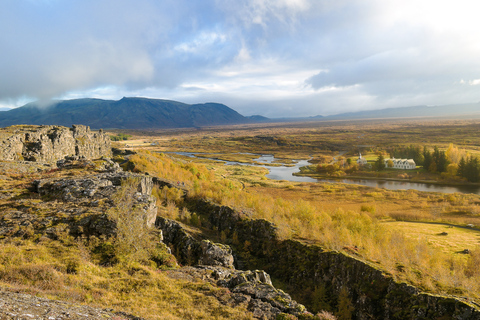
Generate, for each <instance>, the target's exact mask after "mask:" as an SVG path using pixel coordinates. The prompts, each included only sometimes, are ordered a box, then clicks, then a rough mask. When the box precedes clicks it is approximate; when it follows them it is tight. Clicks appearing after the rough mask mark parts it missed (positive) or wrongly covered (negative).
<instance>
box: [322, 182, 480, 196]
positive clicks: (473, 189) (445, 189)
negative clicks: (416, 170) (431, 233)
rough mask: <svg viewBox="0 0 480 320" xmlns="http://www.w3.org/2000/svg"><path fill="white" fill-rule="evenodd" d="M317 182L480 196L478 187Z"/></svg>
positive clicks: (415, 183) (404, 183)
mask: <svg viewBox="0 0 480 320" xmlns="http://www.w3.org/2000/svg"><path fill="white" fill-rule="evenodd" d="M317 182H329V183H338V182H341V183H348V184H358V185H362V186H367V187H373V188H384V189H388V190H408V189H413V190H418V191H426V192H442V193H474V194H480V187H478V186H446V185H438V184H431V183H421V182H407V181H390V180H364V179H318V180H317Z"/></svg>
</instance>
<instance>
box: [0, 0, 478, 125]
mask: <svg viewBox="0 0 480 320" xmlns="http://www.w3.org/2000/svg"><path fill="white" fill-rule="evenodd" d="M478 9H480V4H477V1H473V0H471V1H466V0H457V1H446V0H445V1H444V0H436V1H433V0H420V1H419V0H350V1H349V0H188V1H186V0H161V1H160V0H2V1H1V2H0V52H1V55H0V74H1V77H0V107H1V106H7V107H14V106H20V105H23V104H24V103H26V102H28V101H33V100H37V99H39V100H47V99H51V98H56V99H73V98H82V97H96V98H102V99H121V98H122V97H124V96H143V97H150V98H159V99H171V100H178V101H182V102H186V103H201V102H219V103H224V104H226V105H228V106H229V107H231V108H233V109H235V110H237V111H238V112H240V113H242V114H244V115H252V114H260V115H264V116H268V117H284V116H312V115H319V114H321V115H329V114H336V113H340V112H347V111H358V110H371V109H381V108H389V107H401V106H414V105H444V104H452V103H469V102H478V101H480V90H479V89H480V58H479V57H480V32H478V30H480V19H478V12H479V10H478Z"/></svg>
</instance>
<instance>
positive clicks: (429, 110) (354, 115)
mask: <svg viewBox="0 0 480 320" xmlns="http://www.w3.org/2000/svg"><path fill="white" fill-rule="evenodd" d="M471 115H473V116H476V117H479V116H480V103H469V104H453V105H444V106H413V107H400V108H388V109H380V110H367V111H358V112H347V113H341V114H336V115H331V116H327V117H324V118H321V119H322V120H325V119H326V120H333V119H335V120H336V119H371V118H411V117H464V116H471Z"/></svg>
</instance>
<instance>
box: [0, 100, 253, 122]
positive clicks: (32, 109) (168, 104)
mask: <svg viewBox="0 0 480 320" xmlns="http://www.w3.org/2000/svg"><path fill="white" fill-rule="evenodd" d="M251 122H254V121H253V120H251V119H248V118H246V117H244V116H242V115H241V114H239V113H238V112H236V111H235V110H233V109H230V108H229V107H227V106H226V105H223V104H219V103H203V104H192V105H189V104H185V103H181V102H178V101H170V100H160V99H147V98H123V99H121V100H118V101H113V100H100V99H75V100H60V101H56V102H54V103H53V104H51V105H49V106H48V107H40V106H38V105H37V104H36V103H29V104H26V105H25V106H23V107H20V108H16V109H12V110H10V111H5V112H0V126H2V127H6V126H10V125H15V124H36V125H62V126H71V125H73V124H83V125H87V126H90V127H91V128H119V129H153V128H190V127H202V126H213V125H225V124H238V123H251Z"/></svg>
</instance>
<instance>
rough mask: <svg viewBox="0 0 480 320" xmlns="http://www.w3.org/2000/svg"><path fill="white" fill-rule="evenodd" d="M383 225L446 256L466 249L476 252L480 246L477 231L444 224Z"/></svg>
mask: <svg viewBox="0 0 480 320" xmlns="http://www.w3.org/2000/svg"><path fill="white" fill-rule="evenodd" d="M383 223H384V224H385V225H387V226H388V228H389V229H390V230H392V232H398V233H400V234H403V235H405V237H407V238H412V239H422V240H423V241H426V242H427V243H428V244H429V245H431V246H432V247H435V248H438V249H440V250H441V251H442V252H444V253H446V254H451V255H455V254H458V253H459V252H462V251H463V250H465V249H468V250H470V251H474V250H476V249H477V248H478V247H479V246H480V230H476V229H470V228H465V227H458V226H452V225H447V224H442V223H438V224H437V223H423V222H407V221H386V222H383ZM445 233H446V234H445ZM465 258H466V257H465Z"/></svg>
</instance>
